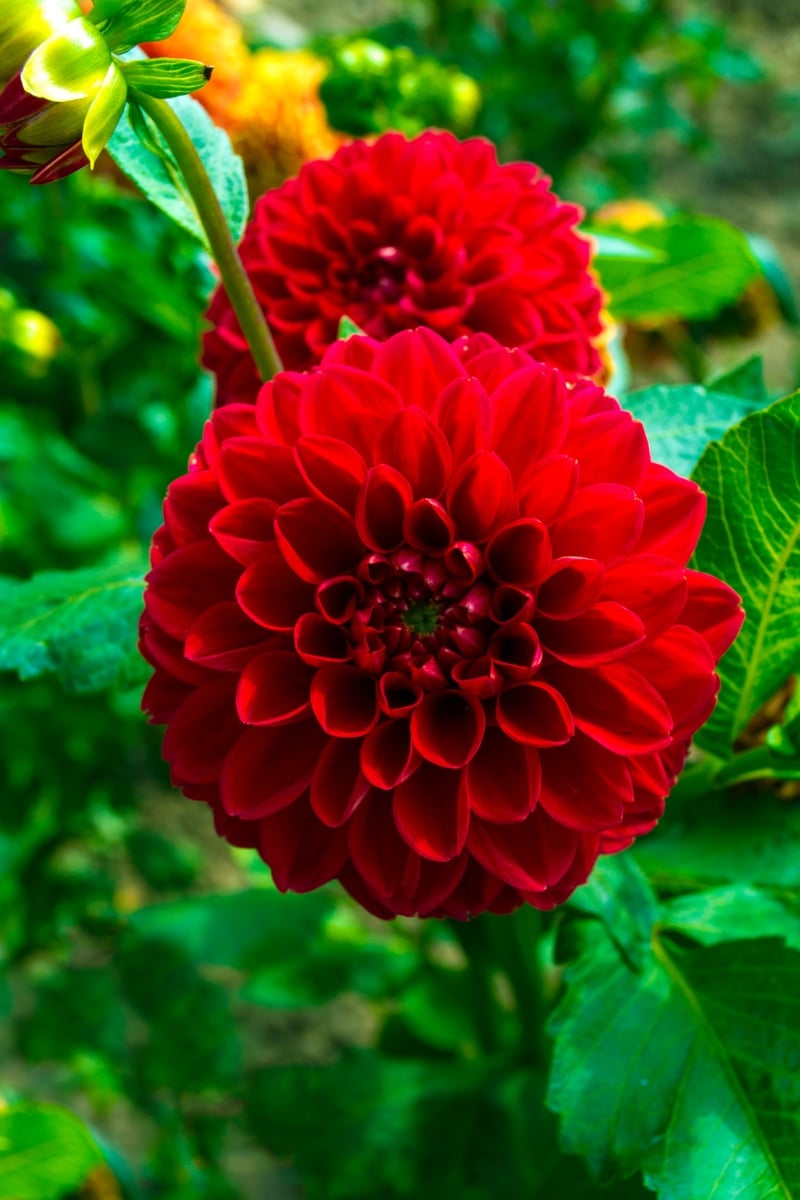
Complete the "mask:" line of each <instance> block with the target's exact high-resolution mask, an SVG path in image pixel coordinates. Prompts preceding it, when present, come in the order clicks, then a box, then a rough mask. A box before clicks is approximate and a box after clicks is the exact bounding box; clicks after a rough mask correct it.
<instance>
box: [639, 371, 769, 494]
mask: <svg viewBox="0 0 800 1200" xmlns="http://www.w3.org/2000/svg"><path fill="white" fill-rule="evenodd" d="M623 403H624V406H625V408H627V409H629V410H630V412H632V413H633V415H634V416H635V417H637V418H638V420H640V421H641V422H642V424H643V425H644V427H645V430H646V432H647V439H648V441H649V443H650V450H651V453H652V455H653V458H654V459H655V461H656V462H660V463H664V465H665V466H667V467H670V468H671V469H672V470H673V471H677V472H678V474H679V475H690V474H691V472H692V471H693V470H694V468H695V467H696V465H697V462H698V459H699V458H700V456H701V454H702V453H703V451H704V450H705V448H706V446H707V445H708V443H709V442H711V441H716V440H718V439H719V438H721V437H722V436H723V434H724V433H725V431H726V430H727V429H730V427H731V425H735V424H736V423H737V421H741V419H742V418H743V417H746V416H747V414H748V413H750V412H752V411H753V405H752V403H751V402H750V401H749V400H744V399H742V398H741V397H738V396H734V395H724V394H723V393H722V392H718V391H709V390H708V389H707V388H704V387H700V385H699V384H688V383H687V384H674V385H670V384H657V385H656V386H655V387H649V388H643V389H642V390H641V391H639V392H631V393H630V394H629V395H628V396H626V397H625V399H624V401H623Z"/></svg>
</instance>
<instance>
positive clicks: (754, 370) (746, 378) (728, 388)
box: [704, 354, 769, 408]
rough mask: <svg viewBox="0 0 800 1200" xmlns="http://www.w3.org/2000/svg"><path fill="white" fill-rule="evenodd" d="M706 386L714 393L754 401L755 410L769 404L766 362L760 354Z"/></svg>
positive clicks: (747, 359)
mask: <svg viewBox="0 0 800 1200" xmlns="http://www.w3.org/2000/svg"><path fill="white" fill-rule="evenodd" d="M704 386H705V387H707V388H708V389H709V390H710V391H712V392H724V393H725V394H726V395H728V396H741V397H742V399H743V400H750V401H752V404H753V407H754V408H763V407H764V405H765V404H768V403H769V392H768V391H767V385H766V383H765V382H764V360H763V358H762V357H761V355H760V354H751V356H750V358H746V359H745V360H744V362H742V363H739V365H738V366H736V367H733V368H732V369H731V370H730V371H725V372H724V374H722V375H717V376H715V377H714V378H713V379H710V380H709V381H708V383H706V384H705V385H704Z"/></svg>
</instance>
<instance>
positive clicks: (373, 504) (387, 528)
mask: <svg viewBox="0 0 800 1200" xmlns="http://www.w3.org/2000/svg"><path fill="white" fill-rule="evenodd" d="M412 502H413V494H412V491H411V484H410V483H409V482H408V480H407V479H406V478H405V476H403V475H401V474H400V472H399V471H396V470H395V469H394V467H389V466H380V467H373V468H372V469H371V470H370V471H368V472H367V477H366V479H365V480H364V483H363V485H362V487H361V491H360V493H359V496H358V500H357V502H356V526H357V529H358V532H359V535H360V537H361V539H362V541H363V542H364V544H365V545H366V546H369V547H370V549H371V550H384V551H389V550H394V549H395V548H396V547H397V546H399V545H401V543H402V541H403V520H404V518H405V514H406V510H407V509H408V508H409V507H410V506H411V504H412Z"/></svg>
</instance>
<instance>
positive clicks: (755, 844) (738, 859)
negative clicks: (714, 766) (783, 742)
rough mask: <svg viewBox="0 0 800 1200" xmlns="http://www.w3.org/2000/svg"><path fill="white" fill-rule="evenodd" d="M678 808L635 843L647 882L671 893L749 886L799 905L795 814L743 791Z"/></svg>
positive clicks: (799, 820)
mask: <svg viewBox="0 0 800 1200" xmlns="http://www.w3.org/2000/svg"><path fill="white" fill-rule="evenodd" d="M676 801H677V796H676V797H673V799H672V800H671V801H670V802H668V805H667V814H666V816H665V817H664V820H663V821H662V823H661V824H660V825H659V827H658V829H656V830H654V832H653V833H651V834H648V836H647V837H646V838H642V839H641V840H640V841H639V842H637V844H636V859H637V862H638V863H639V865H640V866H641V867H642V868H643V870H644V871H645V872H646V874H647V876H648V878H649V879H650V881H651V883H653V884H654V885H655V886H657V887H659V888H661V889H665V890H668V891H684V890H686V889H690V888H691V889H694V888H705V887H715V886H718V885H721V884H726V883H736V884H753V885H761V886H763V887H765V888H769V889H770V890H773V891H775V892H776V893H779V894H785V895H787V896H790V897H793V898H795V899H800V808H798V807H797V806H790V805H788V804H785V803H781V802H780V801H779V800H777V799H776V797H775V796H774V795H773V794H772V793H771V792H768V791H761V792H756V791H754V790H752V789H748V788H738V789H737V790H736V791H732V792H730V793H727V792H712V791H707V792H706V793H705V794H703V795H702V796H701V797H699V798H695V799H690V800H689V802H688V803H687V804H686V805H685V806H684V805H679V804H677V803H676Z"/></svg>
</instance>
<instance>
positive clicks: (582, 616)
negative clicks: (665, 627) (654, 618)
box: [536, 600, 645, 667]
mask: <svg viewBox="0 0 800 1200" xmlns="http://www.w3.org/2000/svg"><path fill="white" fill-rule="evenodd" d="M536 628H537V629H538V630H539V634H540V636H541V639H542V643H543V645H544V646H545V648H546V649H547V650H548V651H549V652H550V654H552V655H553V657H554V658H557V659H559V661H560V662H564V663H570V664H571V665H572V666H576V667H580V666H587V667H591V666H599V665H600V664H601V663H607V662H613V661H614V659H617V658H623V657H624V656H625V655H627V654H630V652H631V651H632V650H634V649H635V648H636V647H637V646H640V645H641V644H642V642H643V641H644V639H645V627H644V625H643V624H642V622H641V620H640V619H639V617H637V615H636V614H635V613H632V612H631V611H630V609H629V608H625V607H624V606H623V605H622V604H617V603H616V602H615V601H613V600H605V601H601V603H599V604H595V605H594V606H593V607H592V608H588V609H586V611H585V612H582V613H579V614H578V615H577V616H574V617H573V618H572V619H571V620H569V621H548V620H547V619H546V618H545V617H542V618H540V620H539V621H537V624H536Z"/></svg>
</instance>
